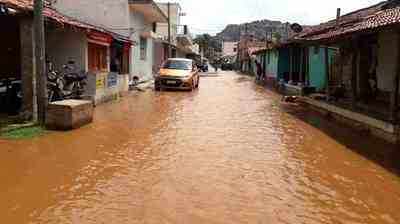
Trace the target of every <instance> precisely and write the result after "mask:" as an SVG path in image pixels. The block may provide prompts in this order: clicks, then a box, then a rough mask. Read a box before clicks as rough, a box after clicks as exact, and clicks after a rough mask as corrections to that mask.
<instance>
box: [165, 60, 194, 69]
mask: <svg viewBox="0 0 400 224" xmlns="http://www.w3.org/2000/svg"><path fill="white" fill-rule="evenodd" d="M163 68H164V69H178V70H191V69H192V63H191V62H190V61H179V60H168V61H167V62H165V64H164V66H163Z"/></svg>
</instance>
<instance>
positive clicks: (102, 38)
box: [87, 31, 113, 46]
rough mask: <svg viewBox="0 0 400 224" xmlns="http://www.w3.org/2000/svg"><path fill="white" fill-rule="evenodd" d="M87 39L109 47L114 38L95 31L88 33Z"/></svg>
mask: <svg viewBox="0 0 400 224" xmlns="http://www.w3.org/2000/svg"><path fill="white" fill-rule="evenodd" d="M87 37H88V41H89V42H92V43H96V44H100V45H106V46H109V45H110V44H111V42H112V40H113V38H112V36H110V35H108V34H103V33H100V32H95V31H92V32H90V33H88V35H87Z"/></svg>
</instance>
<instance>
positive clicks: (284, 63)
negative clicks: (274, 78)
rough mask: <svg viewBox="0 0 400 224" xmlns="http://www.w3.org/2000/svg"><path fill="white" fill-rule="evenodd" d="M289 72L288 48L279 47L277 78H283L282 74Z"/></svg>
mask: <svg viewBox="0 0 400 224" xmlns="http://www.w3.org/2000/svg"><path fill="white" fill-rule="evenodd" d="M288 72H289V50H288V49H287V48H282V49H279V52H278V80H280V79H283V78H284V74H285V73H288Z"/></svg>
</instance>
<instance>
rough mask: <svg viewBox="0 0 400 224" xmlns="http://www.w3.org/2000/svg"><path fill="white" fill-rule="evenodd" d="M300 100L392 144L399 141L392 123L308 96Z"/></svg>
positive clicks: (399, 129)
mask: <svg viewBox="0 0 400 224" xmlns="http://www.w3.org/2000/svg"><path fill="white" fill-rule="evenodd" d="M301 102H302V103H305V104H306V105H308V106H310V107H311V108H313V109H315V110H316V111H320V112H322V113H324V114H329V115H331V116H332V117H333V118H335V120H337V121H339V122H341V123H344V124H346V125H348V126H352V127H354V128H357V129H362V130H364V131H369V132H370V133H371V134H372V135H373V136H376V137H379V138H382V139H385V140H386V141H388V142H391V143H394V144H399V143H400V128H399V126H396V125H394V124H392V123H389V122H386V121H382V120H378V119H375V118H372V117H370V116H367V115H364V114H361V113H358V112H354V111H351V110H348V109H344V108H340V107H337V106H335V105H331V104H329V103H326V102H323V101H318V100H314V99H311V98H308V97H301Z"/></svg>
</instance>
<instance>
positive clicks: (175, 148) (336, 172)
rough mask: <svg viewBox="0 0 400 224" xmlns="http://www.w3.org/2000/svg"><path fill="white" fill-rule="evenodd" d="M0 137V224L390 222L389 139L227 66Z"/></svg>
mask: <svg viewBox="0 0 400 224" xmlns="http://www.w3.org/2000/svg"><path fill="white" fill-rule="evenodd" d="M221 74H222V75H221V76H220V77H208V78H203V79H202V80H201V88H200V90H198V91H195V92H192V93H190V92H162V93H156V92H153V91H148V92H144V93H137V94H134V95H132V96H129V97H126V98H124V99H122V100H121V101H120V102H115V103H110V104H106V105H102V106H100V107H97V108H96V112H95V122H94V123H93V124H92V125H89V126H86V127H84V128H82V129H80V130H77V131H72V132H67V133H50V134H49V135H46V136H44V137H40V138H36V139H34V140H29V141H5V140H0V148H1V150H0V160H1V170H0V180H1V185H0V199H1V200H0V217H1V218H0V219H1V223H7V224H9V223H17V224H20V223H30V224H32V223H54V224H55V223H57V224H60V223H82V224H92V223H96V224H97V223H106V224H111V223H115V224H124V223H151V224H152V223H154V224H160V223H171V224H172V223H182V224H184V223H191V224H196V223H202V224H203V223H257V224H259V223H307V224H313V223H318V224H319V223H352V224H354V223H379V224H385V223H399V222H400V221H399V220H400V212H399V211H400V178H399V175H400V172H399V170H400V156H399V153H398V151H399V150H396V149H395V147H394V146H391V145H387V144H385V143H383V142H381V141H379V140H375V139H372V138H371V137H368V136H366V135H362V134H360V133H357V132H354V131H351V130H350V129H347V128H344V127H341V126H340V125H337V124H335V123H333V122H331V121H329V120H327V119H326V118H323V117H321V116H319V115H318V114H314V113H311V112H307V111H305V110H302V109H301V108H295V107H290V108H289V107H288V106H282V105H280V104H279V99H280V97H279V96H277V95H276V94H274V93H272V92H269V91H266V90H265V89H263V88H262V87H259V86H256V85H255V84H254V83H253V82H252V81H251V80H250V79H249V78H247V77H244V76H240V75H237V74H234V73H221Z"/></svg>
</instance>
